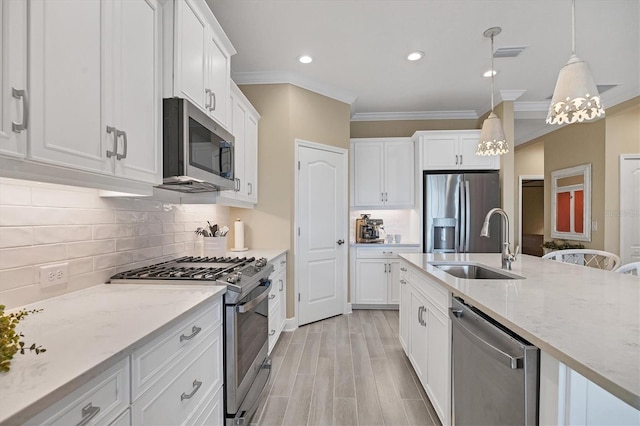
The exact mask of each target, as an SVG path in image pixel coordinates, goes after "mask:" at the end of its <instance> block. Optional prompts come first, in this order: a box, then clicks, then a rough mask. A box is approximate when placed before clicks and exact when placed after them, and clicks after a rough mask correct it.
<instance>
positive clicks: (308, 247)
mask: <svg viewBox="0 0 640 426" xmlns="http://www.w3.org/2000/svg"><path fill="white" fill-rule="evenodd" d="M296 144H297V157H298V177H297V183H298V184H297V192H296V207H297V209H296V211H297V217H296V221H297V225H298V236H297V245H296V246H297V247H296V257H295V258H296V287H297V291H298V295H297V296H298V304H297V307H298V309H297V312H298V324H299V325H303V324H308V323H310V322H314V321H318V320H321V319H324V318H328V317H331V316H334V315H339V314H341V313H343V305H344V300H345V297H346V296H345V295H346V282H347V280H346V278H347V274H346V259H347V244H346V243H345V242H346V240H347V236H348V231H347V217H348V213H347V191H346V189H347V180H346V179H347V176H346V155H347V154H346V151H345V150H342V149H337V148H333V147H329V146H324V145H318V144H312V143H308V142H301V141H297V143H296Z"/></svg>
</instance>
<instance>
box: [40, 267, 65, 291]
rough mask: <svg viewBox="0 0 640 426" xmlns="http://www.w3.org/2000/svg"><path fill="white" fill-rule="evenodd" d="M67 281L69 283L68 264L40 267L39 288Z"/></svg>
mask: <svg viewBox="0 0 640 426" xmlns="http://www.w3.org/2000/svg"><path fill="white" fill-rule="evenodd" d="M67 281H69V264H68V263H58V264H57V265H49V266H41V267H40V288H43V287H49V286H52V285H58V284H64V283H66V282H67Z"/></svg>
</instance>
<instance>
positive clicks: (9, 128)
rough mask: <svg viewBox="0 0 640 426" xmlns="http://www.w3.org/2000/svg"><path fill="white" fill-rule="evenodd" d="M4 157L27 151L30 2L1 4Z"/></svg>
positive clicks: (0, 138)
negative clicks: (28, 18)
mask: <svg viewBox="0 0 640 426" xmlns="http://www.w3.org/2000/svg"><path fill="white" fill-rule="evenodd" d="M0 31H1V34H0V37H1V39H0V96H2V98H1V99H0V155H5V156H11V157H18V158H21V157H24V155H25V153H26V150H27V131H26V127H27V126H28V122H27V120H28V106H29V104H28V91H27V3H26V2H24V1H13V0H12V1H7V0H3V1H2V2H1V3H0Z"/></svg>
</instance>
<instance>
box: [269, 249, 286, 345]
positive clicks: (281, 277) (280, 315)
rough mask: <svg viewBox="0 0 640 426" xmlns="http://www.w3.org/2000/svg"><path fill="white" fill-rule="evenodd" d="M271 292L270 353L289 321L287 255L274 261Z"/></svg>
mask: <svg viewBox="0 0 640 426" xmlns="http://www.w3.org/2000/svg"><path fill="white" fill-rule="evenodd" d="M273 265H274V270H273V273H272V274H271V290H270V291H269V353H271V351H272V350H273V347H274V346H275V345H276V343H277V342H278V339H279V338H280V333H282V330H283V329H284V324H285V321H286V319H287V254H286V253H283V254H282V255H280V256H278V257H276V258H275V259H274V260H273Z"/></svg>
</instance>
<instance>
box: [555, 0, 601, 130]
mask: <svg viewBox="0 0 640 426" xmlns="http://www.w3.org/2000/svg"><path fill="white" fill-rule="evenodd" d="M571 30H572V38H571V57H570V58H569V62H567V64H566V65H565V66H564V67H562V69H561V70H560V74H559V75H558V81H557V82H556V89H555V90H554V91H553V97H552V99H551V106H550V107H549V114H548V115H547V124H571V123H581V122H583V121H590V120H595V119H596V118H598V117H602V116H604V108H602V106H601V105H600V94H599V93H598V88H597V86H596V84H595V82H594V81H593V77H592V76H591V71H590V70H589V65H588V64H587V63H586V62H584V61H583V60H581V59H580V58H578V57H577V56H576V1H575V0H572V2H571Z"/></svg>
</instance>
